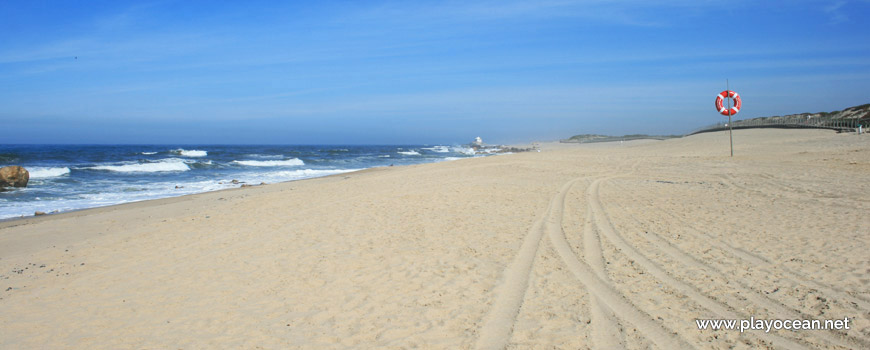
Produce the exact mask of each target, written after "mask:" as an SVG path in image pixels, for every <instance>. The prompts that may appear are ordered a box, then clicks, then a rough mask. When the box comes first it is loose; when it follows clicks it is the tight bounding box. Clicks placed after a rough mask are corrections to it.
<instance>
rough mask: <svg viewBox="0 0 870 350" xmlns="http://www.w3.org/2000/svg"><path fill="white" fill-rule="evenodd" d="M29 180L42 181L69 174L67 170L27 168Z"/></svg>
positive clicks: (65, 168)
mask: <svg viewBox="0 0 870 350" xmlns="http://www.w3.org/2000/svg"><path fill="white" fill-rule="evenodd" d="M27 171H28V172H29V173H30V178H31V179H44V178H47V177H58V176H64V175H66V174H69V168H67V167H63V168H46V167H30V168H27Z"/></svg>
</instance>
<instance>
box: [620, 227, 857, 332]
mask: <svg viewBox="0 0 870 350" xmlns="http://www.w3.org/2000/svg"><path fill="white" fill-rule="evenodd" d="M630 220H631V221H633V222H635V224H636V225H635V227H638V230H640V229H639V227H640V226H641V224H642V223H641V221H640V220H638V219H637V218H634V217H631V218H630ZM646 233H647V234H646V235H642V237H643V239H645V240H647V241H648V242H650V243H651V244H652V246H653V247H655V249H657V250H659V251H660V252H663V253H665V254H666V255H668V256H669V257H670V258H671V259H673V260H674V261H676V262H678V263H680V264H682V265H683V266H685V267H690V268H695V269H698V270H701V271H704V272H705V273H706V274H707V275H711V276H725V275H726V274H725V273H724V272H722V270H720V269H718V268H716V267H714V266H712V265H708V264H706V263H704V262H702V261H701V260H699V259H698V258H696V257H694V256H692V255H691V254H689V253H687V252H685V251H683V250H681V249H679V248H678V247H677V246H675V245H673V244H671V243H670V242H668V241H667V240H666V239H665V238H663V237H661V235H659V234H657V233H655V232H653V231H648V232H646ZM730 282H731V283H733V285H736V286H737V287H739V289H738V291H737V292H738V293H739V294H740V295H741V296H743V297H744V298H746V300H747V301H749V302H751V303H754V304H755V305H757V306H761V307H763V308H765V309H767V310H768V311H769V312H771V313H773V314H775V315H776V316H777V318H789V319H813V316H811V315H808V314H805V313H803V312H801V311H800V310H796V309H793V308H791V307H788V306H786V305H784V304H782V303H780V302H778V301H776V300H774V299H772V298H770V297H769V296H767V295H764V294H762V293H761V292H759V291H758V290H756V289H755V288H753V287H751V286H749V285H747V284H746V283H744V282H743V281H741V280H739V279H738V280H730ZM729 288H734V287H733V286H729ZM813 335H814V336H816V337H819V338H821V339H823V340H825V341H826V342H828V343H829V344H833V345H838V346H841V347H843V348H865V349H867V348H870V342H867V341H865V340H863V339H859V338H855V337H851V336H849V335H848V334H846V333H845V332H841V331H831V332H830V333H829V332H814V333H813Z"/></svg>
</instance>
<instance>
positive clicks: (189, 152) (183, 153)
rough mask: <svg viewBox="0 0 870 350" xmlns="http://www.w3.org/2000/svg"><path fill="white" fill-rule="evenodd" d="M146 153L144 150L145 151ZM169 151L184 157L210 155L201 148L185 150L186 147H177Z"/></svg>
mask: <svg viewBox="0 0 870 350" xmlns="http://www.w3.org/2000/svg"><path fill="white" fill-rule="evenodd" d="M143 153H144V152H143ZM169 153H172V154H176V155H179V156H182V157H205V156H207V155H208V152H206V151H201V150H197V149H195V150H185V149H181V148H179V149H176V150H172V151H169Z"/></svg>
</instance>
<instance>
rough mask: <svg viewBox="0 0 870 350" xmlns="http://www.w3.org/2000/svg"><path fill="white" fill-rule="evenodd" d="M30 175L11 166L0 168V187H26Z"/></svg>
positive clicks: (22, 169) (19, 168)
mask: <svg viewBox="0 0 870 350" xmlns="http://www.w3.org/2000/svg"><path fill="white" fill-rule="evenodd" d="M28 181H30V173H29V172H28V171H27V169H24V168H22V167H20V166H17V165H13V166H7V167H3V168H0V187H27V182H28Z"/></svg>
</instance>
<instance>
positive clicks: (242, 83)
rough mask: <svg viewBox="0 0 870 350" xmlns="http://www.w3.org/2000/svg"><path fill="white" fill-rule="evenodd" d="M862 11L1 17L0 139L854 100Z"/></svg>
mask: <svg viewBox="0 0 870 350" xmlns="http://www.w3.org/2000/svg"><path fill="white" fill-rule="evenodd" d="M868 15H870V1H868V0H852V1H809V0H795V1H741V0H733V1H727V2H725V1H681V0H680V1H678V0H666V1H635V0H627V1H597V0H578V1H570V0H566V1H534V2H520V1H438V2H412V1H395V2H388V1H347V2H329V1H312V2H308V1H305V2H288V3H284V4H275V3H273V2H270V1H264V2H257V1H244V2H227V3H221V2H213V1H202V2H199V1H157V2H130V3H126V2H123V1H104V2H100V1H94V2H70V1H57V2H43V1H4V2H0V28H2V30H0V125H2V130H3V131H2V132H0V135H2V136H0V143H258V144H259V143H279V144H326V143H332V144H335V143H344V144H398V143H404V144H409V143H410V144H420V143H464V142H467V141H469V140H471V139H472V138H473V137H474V136H482V137H483V138H484V140H485V141H489V142H494V143H510V142H522V141H530V140H548V139H549V140H552V139H558V138H564V137H568V136H571V135H574V134H580V133H605V134H630V133H651V134H671V133H684V132H687V131H689V130H691V129H694V128H696V127H699V126H702V125H706V124H711V123H715V122H719V121H721V120H722V118H724V117H722V116H720V115H718V114H717V113H716V111H715V110H714V108H713V100H714V97H715V95H716V94H717V93H718V92H720V91H722V90H724V89H725V79H726V78H727V79H729V80H730V82H731V88H732V89H733V90H736V91H737V92H739V93H740V94H741V96H742V97H743V109H742V110H741V112H740V114H738V115H737V118H750V117H759V116H769V115H782V114H790V113H800V112H818V111H832V110H839V109H843V108H846V107H850V106H854V105H859V104H864V103H868V102H870V98H868V96H870V94H868V93H867V91H868V88H870V30H868V28H867V24H866V20H865V19H866V18H867V16H868Z"/></svg>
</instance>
